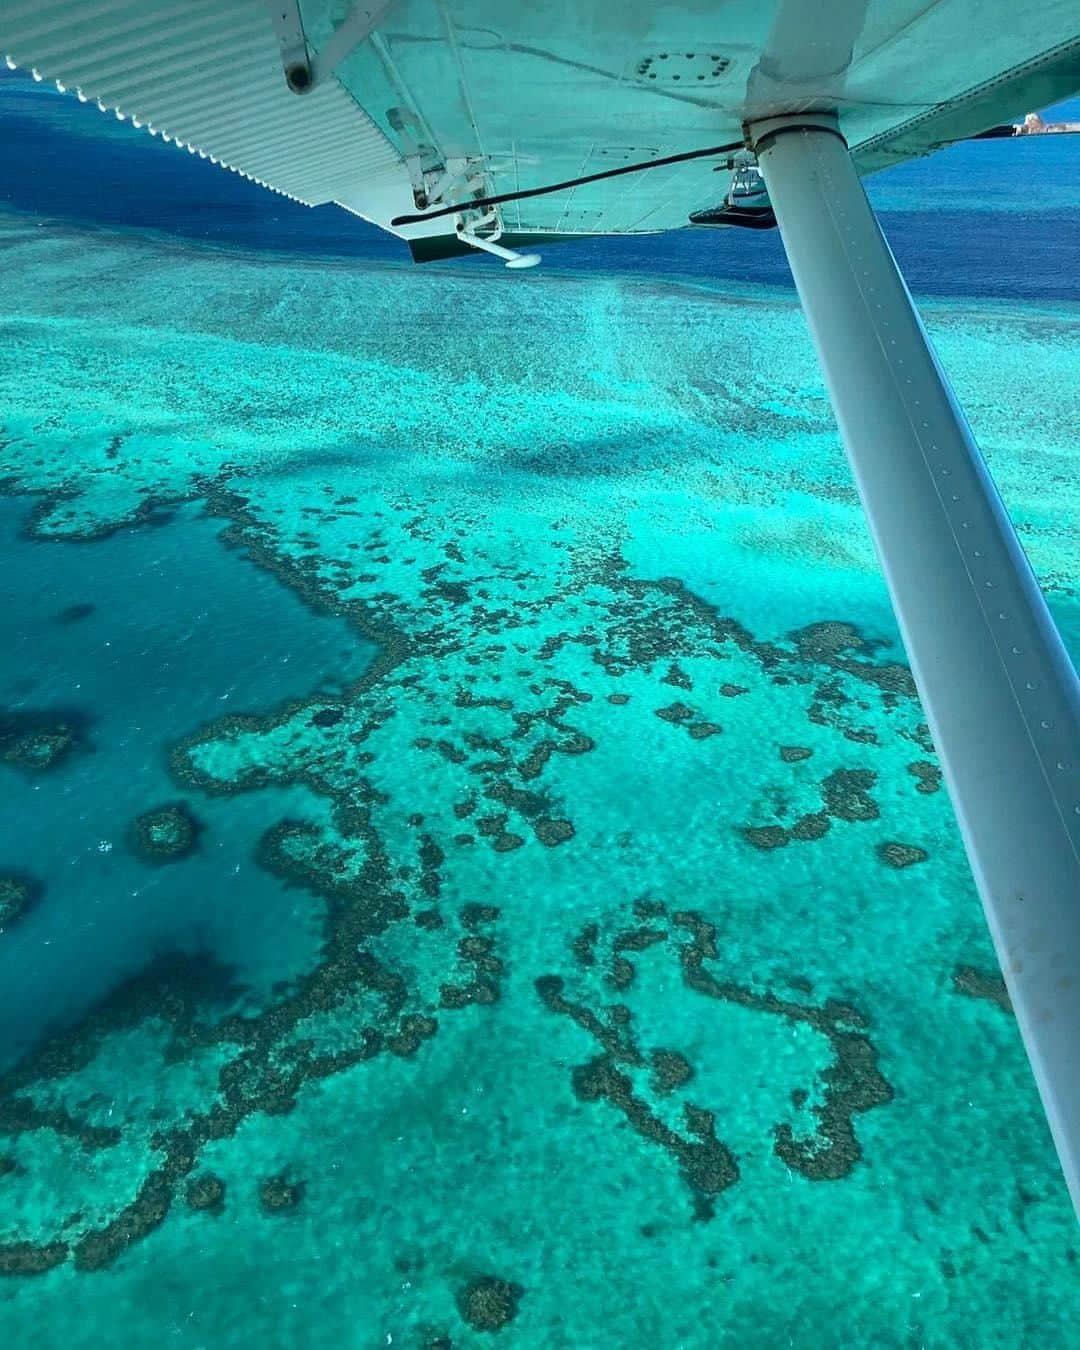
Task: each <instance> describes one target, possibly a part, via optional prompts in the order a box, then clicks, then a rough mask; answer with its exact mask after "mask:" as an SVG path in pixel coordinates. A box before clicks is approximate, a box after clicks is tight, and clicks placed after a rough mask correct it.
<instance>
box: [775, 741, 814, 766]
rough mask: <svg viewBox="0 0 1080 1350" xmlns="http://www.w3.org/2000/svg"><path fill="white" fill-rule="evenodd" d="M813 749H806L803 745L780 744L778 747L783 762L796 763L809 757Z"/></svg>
mask: <svg viewBox="0 0 1080 1350" xmlns="http://www.w3.org/2000/svg"><path fill="white" fill-rule="evenodd" d="M813 753H814V752H813V750H808V749H807V748H806V746H805V745H782V746H781V747H780V758H781V759H782V760H783V761H784V763H785V764H798V763H799V761H800V760H803V759H809V758H810V756H811V755H812V754H813Z"/></svg>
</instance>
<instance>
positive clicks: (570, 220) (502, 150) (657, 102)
mask: <svg viewBox="0 0 1080 1350" xmlns="http://www.w3.org/2000/svg"><path fill="white" fill-rule="evenodd" d="M290 43H291V47H290ZM297 50H299V51H300V53H301V56H304V55H305V54H306V57H307V58H309V59H310V62H311V64H310V70H311V71H312V72H313V75H312V79H311V83H310V87H309V88H308V89H307V90H306V92H303V93H301V94H298V93H295V92H293V91H292V90H291V89H290V88H289V87H288V85H287V84H286V79H285V74H284V70H285V68H286V66H287V65H288V62H289V59H290V53H291V54H292V56H295V54H296V51H297ZM0 51H2V52H3V53H4V54H6V55H7V57H8V60H9V63H10V64H14V65H18V66H21V67H23V68H26V69H30V70H33V71H34V72H35V73H36V74H38V75H40V76H41V78H43V79H51V80H56V81H58V82H59V83H61V85H62V86H63V87H66V88H69V89H72V90H74V91H77V92H78V93H79V94H80V96H81V97H83V98H87V99H93V100H97V101H98V102H99V104H100V105H101V107H102V108H103V110H106V111H111V110H115V111H116V112H117V115H119V116H124V117H130V118H131V119H132V120H133V121H135V122H137V123H141V124H143V125H145V126H147V127H148V128H149V129H152V131H153V132H154V133H155V134H159V135H161V136H163V137H165V138H167V139H169V140H171V141H173V142H175V143H176V144H177V145H178V146H180V147H181V148H182V149H187V150H190V151H191V152H192V153H199V154H202V155H204V156H207V157H211V158H213V159H214V160H215V161H218V162H220V163H222V164H223V165H225V166H226V167H228V168H231V169H234V170H236V171H238V172H242V173H244V174H246V175H247V176H249V177H251V178H253V179H255V180H256V181H258V182H260V183H262V184H264V185H265V186H267V187H270V188H273V189H275V190H277V191H279V192H283V193H285V194H287V195H289V196H291V197H294V198H296V199H298V200H300V201H302V202H305V203H308V204H311V205H314V204H317V203H320V202H337V203H339V204H340V205H341V206H344V207H346V208H347V209H348V210H351V211H354V212H356V213H357V214H359V215H362V216H364V217H365V218H367V219H369V220H371V221H373V222H374V223H376V224H378V225H381V226H382V227H384V228H389V226H390V222H391V220H393V219H394V218H396V217H398V216H400V215H403V214H409V213H412V214H416V213H417V210H418V203H419V204H420V206H421V209H423V207H424V205H425V204H426V205H427V207H428V208H430V209H431V210H434V209H436V208H437V207H439V206H445V205H448V204H454V203H457V202H468V201H469V200H470V199H474V198H476V197H479V196H488V195H494V194H504V193H512V192H515V191H518V190H521V189H524V188H534V187H541V186H545V185H547V184H551V183H556V182H561V181H565V180H570V179H577V178H581V177H585V176H588V175H591V174H596V173H602V172H604V171H606V170H610V169H613V168H619V167H621V166H625V165H633V164H642V163H646V164H647V163H648V162H649V161H652V160H656V159H663V158H667V157H669V156H672V155H677V154H680V153H684V152H686V151H693V150H697V149H702V148H708V147H712V146H726V145H732V144H738V143H740V142H741V141H742V139H743V124H744V123H745V122H747V121H754V120H758V119H760V118H762V117H766V116H769V115H770V114H773V113H790V112H793V111H794V112H800V111H805V110H808V109H820V110H832V111H836V112H838V114H839V120H840V127H841V130H842V131H843V133H844V135H845V136H846V138H847V140H848V143H849V144H850V145H851V147H852V150H853V152H854V158H855V163H856V167H857V168H858V170H859V172H860V173H863V174H865V173H870V172H873V171H875V170H877V169H881V168H884V167H887V166H889V165H891V164H895V163H899V162H901V161H902V160H905V159H909V158H912V157H914V156H918V155H923V154H926V153H928V152H930V151H932V150H934V149H936V148H938V147H939V146H940V145H942V144H947V143H948V142H950V141H952V140H955V139H957V138H958V137H962V136H968V135H972V134H975V133H977V132H980V131H982V130H985V129H986V128H988V127H991V126H993V125H995V124H997V123H1000V122H1002V121H1005V120H1007V119H1009V118H1012V117H1015V116H1020V115H1022V114H1023V113H1025V112H1026V111H1028V110H1029V109H1031V108H1034V107H1041V106H1045V105H1046V104H1048V103H1051V102H1054V101H1056V100H1058V99H1062V98H1066V97H1068V96H1070V95H1071V94H1073V93H1075V92H1077V90H1080V11H1078V10H1077V8H1076V5H1075V3H1074V0H1043V2H1042V3H1040V4H1016V3H1013V2H1011V0H830V3H822V4H813V3H807V0H681V2H680V3H664V0H618V3H612V0H541V2H534V3H529V4H516V5H515V4H507V3H506V0H355V3H354V0H301V3H299V4H297V3H296V0H279V2H278V3H277V4H270V3H267V0H187V3H177V0H17V2H16V0H12V2H11V3H8V2H7V0H3V3H0ZM324 58H325V59H324ZM726 165H727V160H726V156H725V155H722V154H719V153H718V154H717V155H714V156H708V157H704V158H700V159H693V160H689V161H686V162H682V163H678V164H669V165H665V166H662V167H656V168H655V169H651V170H642V171H641V172H634V173H629V174H625V175H623V176H619V177H613V178H608V179H605V180H603V181H599V182H594V183H590V184H586V185H582V186H579V187H576V188H571V189H566V190H563V191H560V192H557V193H553V194H551V195H546V196H536V197H531V198H527V199H524V200H519V201H514V202H508V203H506V204H505V205H503V206H502V207H501V208H500V217H499V219H498V221H497V227H499V228H501V229H502V230H503V231H504V232H505V234H506V235H507V236H522V235H541V236H544V235H555V236H558V235H563V236H575V235H581V234H595V233H601V234H621V233H631V232H635V231H653V230H665V229H674V228H678V227H681V226H684V225H686V224H687V223H688V218H689V216H690V215H691V214H692V213H694V212H697V211H701V210H704V209H708V208H710V207H712V206H714V205H716V204H717V203H718V202H719V201H720V200H721V199H722V198H723V197H724V195H725V193H726V191H727V189H728V186H729V182H730V172H729V170H728V168H727V167H726ZM394 232H395V233H398V234H401V235H402V236H404V237H406V238H409V239H412V240H420V241H421V242H423V241H424V240H427V241H428V243H429V244H431V245H436V246H437V244H438V241H439V240H440V239H447V238H449V239H450V240H451V241H452V240H453V233H454V231H453V218H452V217H449V218H448V217H445V216H444V217H442V218H440V219H438V220H431V221H425V222H421V223H419V224H415V225H409V226H403V227H398V228H396V229H395V231H394Z"/></svg>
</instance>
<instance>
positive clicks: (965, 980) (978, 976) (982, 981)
mask: <svg viewBox="0 0 1080 1350" xmlns="http://www.w3.org/2000/svg"><path fill="white" fill-rule="evenodd" d="M953 989H954V990H955V991H956V992H957V993H958V994H967V996H968V997H969V998H980V999H985V1000H986V1002H987V1003H993V1004H994V1006H995V1007H997V1008H1000V1009H1001V1011H1002V1012H1007V1013H1011V1012H1012V1010H1013V1006H1012V999H1010V998H1009V991H1008V990H1007V989H1006V988H1005V981H1004V979H1002V976H1001V972H1000V971H997V970H979V969H977V968H976V967H975V966H957V967H956V969H955V970H954V971H953Z"/></svg>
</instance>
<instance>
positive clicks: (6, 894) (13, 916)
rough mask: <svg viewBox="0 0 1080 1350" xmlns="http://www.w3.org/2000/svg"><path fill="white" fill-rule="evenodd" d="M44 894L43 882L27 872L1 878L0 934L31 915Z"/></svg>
mask: <svg viewBox="0 0 1080 1350" xmlns="http://www.w3.org/2000/svg"><path fill="white" fill-rule="evenodd" d="M44 893H45V887H44V886H43V885H42V884H41V882H40V881H38V880H36V879H35V878H34V877H31V876H27V875H26V873H25V872H8V873H7V874H6V875H3V876H0V932H6V931H7V930H8V929H9V928H12V927H13V926H14V925H15V924H16V923H17V922H18V920H19V919H21V918H23V916H24V915H26V914H29V912H30V911H31V910H32V909H33V908H34V906H35V905H36V904H37V903H38V902H39V901H40V899H41V897H42V896H43V895H44Z"/></svg>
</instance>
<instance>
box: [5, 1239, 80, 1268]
mask: <svg viewBox="0 0 1080 1350" xmlns="http://www.w3.org/2000/svg"><path fill="white" fill-rule="evenodd" d="M67 1257H68V1245H67V1243H66V1242H43V1243H34V1242H6V1243H4V1242H0V1275H44V1274H45V1272H46V1271H47V1270H52V1268H53V1267H54V1266H59V1265H61V1264H62V1263H63V1262H64V1261H66V1260H67Z"/></svg>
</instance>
